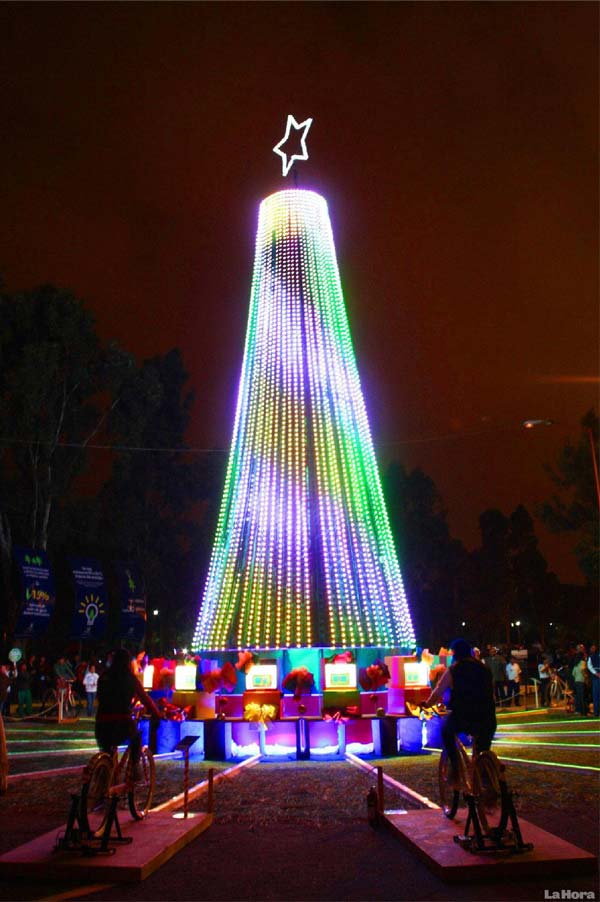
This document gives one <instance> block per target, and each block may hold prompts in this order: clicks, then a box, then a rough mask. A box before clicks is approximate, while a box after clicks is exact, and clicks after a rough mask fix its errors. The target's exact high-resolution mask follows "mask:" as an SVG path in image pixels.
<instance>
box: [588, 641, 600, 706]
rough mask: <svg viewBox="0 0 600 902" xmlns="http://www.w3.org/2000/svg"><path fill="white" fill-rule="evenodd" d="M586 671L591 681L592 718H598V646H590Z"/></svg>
mask: <svg viewBox="0 0 600 902" xmlns="http://www.w3.org/2000/svg"><path fill="white" fill-rule="evenodd" d="M587 669H588V671H589V673H590V679H591V681H592V701H593V703H594V717H600V655H599V654H598V646H597V645H590V654H589V657H588V659H587Z"/></svg>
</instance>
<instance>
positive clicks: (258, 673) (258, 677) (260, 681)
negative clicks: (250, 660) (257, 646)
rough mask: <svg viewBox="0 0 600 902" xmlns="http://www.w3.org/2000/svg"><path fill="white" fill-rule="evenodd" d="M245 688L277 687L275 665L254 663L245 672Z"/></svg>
mask: <svg viewBox="0 0 600 902" xmlns="http://www.w3.org/2000/svg"><path fill="white" fill-rule="evenodd" d="M246 689H277V665H276V664H254V666H253V667H251V668H250V670H249V671H248V673H247V674H246Z"/></svg>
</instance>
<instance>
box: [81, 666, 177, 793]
mask: <svg viewBox="0 0 600 902" xmlns="http://www.w3.org/2000/svg"><path fill="white" fill-rule="evenodd" d="M97 698H98V710H97V712H96V729H95V732H96V741H97V743H98V747H99V748H100V750H101V751H103V752H109V753H110V752H111V750H112V749H113V748H114V747H115V746H118V745H122V744H123V743H125V742H128V743H129V749H130V754H131V761H132V763H133V768H134V776H135V778H136V779H137V770H138V762H139V760H140V753H141V748H142V740H141V736H140V733H139V732H138V729H137V726H136V723H135V721H134V720H133V719H132V717H131V703H132V701H133V699H138V700H139V701H140V702H141V703H142V704H143V705H144V707H145V708H146V710H147V711H148V713H149V714H150V715H151V717H153V718H154V719H155V720H160V719H161V716H162V715H161V713H160V711H159V710H158V708H157V707H156V705H155V704H154V702H153V700H152V699H151V698H150V696H149V695H148V693H147V692H145V691H144V689H143V687H142V684H141V683H140V681H139V680H138V679H137V678H136V677H135V676H134V674H133V670H132V668H131V658H130V655H129V652H128V651H127V650H126V649H124V648H120V649H119V650H118V651H116V652H115V654H114V656H113V659H112V663H111V665H110V667H108V668H107V670H105V671H104V673H103V674H102V676H101V677H100V679H99V680H98V692H97Z"/></svg>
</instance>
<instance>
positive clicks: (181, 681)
mask: <svg viewBox="0 0 600 902" xmlns="http://www.w3.org/2000/svg"><path fill="white" fill-rule="evenodd" d="M195 688H196V665H195V664H178V665H177V666H176V667H175V689H178V690H180V691H182V692H185V691H190V690H193V689H195Z"/></svg>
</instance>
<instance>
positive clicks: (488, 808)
mask: <svg viewBox="0 0 600 902" xmlns="http://www.w3.org/2000/svg"><path fill="white" fill-rule="evenodd" d="M502 770H503V768H502V765H501V764H500V761H499V760H498V758H497V756H496V755H495V754H494V752H481V754H479V755H478V756H477V758H476V759H475V764H474V767H473V795H474V796H475V799H476V803H477V813H478V814H479V820H480V823H481V827H482V829H483V832H484V833H487V834H489V833H491V832H492V831H493V830H495V829H497V828H498V827H499V826H500V822H501V820H502V785H501V784H502V783H503V782H504V776H503V773H502Z"/></svg>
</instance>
